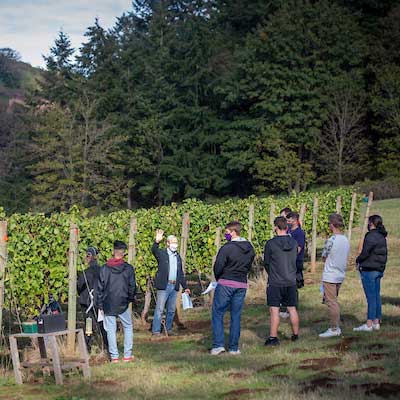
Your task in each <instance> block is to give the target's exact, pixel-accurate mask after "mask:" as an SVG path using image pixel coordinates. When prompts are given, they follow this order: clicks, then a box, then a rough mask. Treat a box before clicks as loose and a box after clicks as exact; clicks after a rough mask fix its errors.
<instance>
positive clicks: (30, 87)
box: [0, 53, 42, 112]
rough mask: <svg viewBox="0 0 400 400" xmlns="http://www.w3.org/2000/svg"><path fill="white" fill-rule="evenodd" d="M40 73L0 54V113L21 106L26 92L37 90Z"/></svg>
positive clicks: (38, 70) (36, 69) (23, 63)
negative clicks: (17, 105) (16, 105)
mask: <svg viewBox="0 0 400 400" xmlns="http://www.w3.org/2000/svg"><path fill="white" fill-rule="evenodd" d="M41 79H42V71H41V70H40V69H39V68H34V67H32V66H31V65H30V64H27V63H25V62H22V61H19V60H18V59H13V58H10V57H8V56H7V55H5V54H4V53H0V112H1V111H6V110H7V111H11V109H12V108H13V107H14V106H15V104H21V103H22V102H23V101H24V99H25V96H26V94H27V93H28V92H30V91H34V90H36V89H38V88H39V82H40V80H41Z"/></svg>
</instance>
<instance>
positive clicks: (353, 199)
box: [347, 192, 357, 243]
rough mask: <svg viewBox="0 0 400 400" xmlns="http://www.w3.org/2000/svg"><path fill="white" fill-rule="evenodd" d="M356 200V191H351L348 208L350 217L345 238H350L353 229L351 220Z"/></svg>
mask: <svg viewBox="0 0 400 400" xmlns="http://www.w3.org/2000/svg"><path fill="white" fill-rule="evenodd" d="M356 201H357V193H356V192H353V195H352V196H351V208H350V217H349V228H348V231H347V239H348V240H349V243H351V242H350V240H351V231H352V229H353V220H354V210H355V208H356Z"/></svg>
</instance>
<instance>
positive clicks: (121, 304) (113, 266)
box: [97, 240, 136, 363]
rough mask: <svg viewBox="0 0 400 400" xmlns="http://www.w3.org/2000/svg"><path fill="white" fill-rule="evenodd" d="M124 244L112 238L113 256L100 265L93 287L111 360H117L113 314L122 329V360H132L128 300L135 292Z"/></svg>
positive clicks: (129, 301) (131, 330) (131, 336)
mask: <svg viewBox="0 0 400 400" xmlns="http://www.w3.org/2000/svg"><path fill="white" fill-rule="evenodd" d="M126 250H127V245H126V244H125V243H124V242H121V241H120V240H116V241H115V242H114V252H113V257H112V258H110V259H109V260H108V261H107V262H106V264H104V265H103V266H102V267H101V268H100V278H99V283H98V287H97V304H98V307H99V309H100V310H102V311H103V313H104V327H105V330H106V332H107V339H108V351H109V353H110V356H111V362H113V363H117V362H118V361H119V354H118V347H117V317H118V318H119V320H120V321H121V323H122V327H123V329H124V358H123V361H124V362H130V361H133V359H134V357H133V356H132V347H133V325H132V315H131V310H130V309H129V303H131V302H133V301H134V299H135V293H136V281H135V270H134V268H133V266H132V265H130V264H128V263H127V262H125V260H124V257H125V255H126Z"/></svg>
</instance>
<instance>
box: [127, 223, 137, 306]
mask: <svg viewBox="0 0 400 400" xmlns="http://www.w3.org/2000/svg"><path fill="white" fill-rule="evenodd" d="M136 233H137V219H136V217H135V216H134V215H132V217H131V222H130V225H129V244H128V263H129V264H131V265H132V266H134V265H135V258H136V241H135V235H136ZM129 310H130V312H131V313H132V303H129Z"/></svg>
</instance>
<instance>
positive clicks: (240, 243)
mask: <svg viewBox="0 0 400 400" xmlns="http://www.w3.org/2000/svg"><path fill="white" fill-rule="evenodd" d="M227 244H231V245H235V246H237V247H239V249H240V250H241V251H242V253H244V254H247V253H250V252H251V251H252V250H253V246H252V245H251V243H250V242H249V241H247V240H246V239H244V238H242V237H240V238H238V239H237V240H232V241H230V242H228V243H227Z"/></svg>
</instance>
